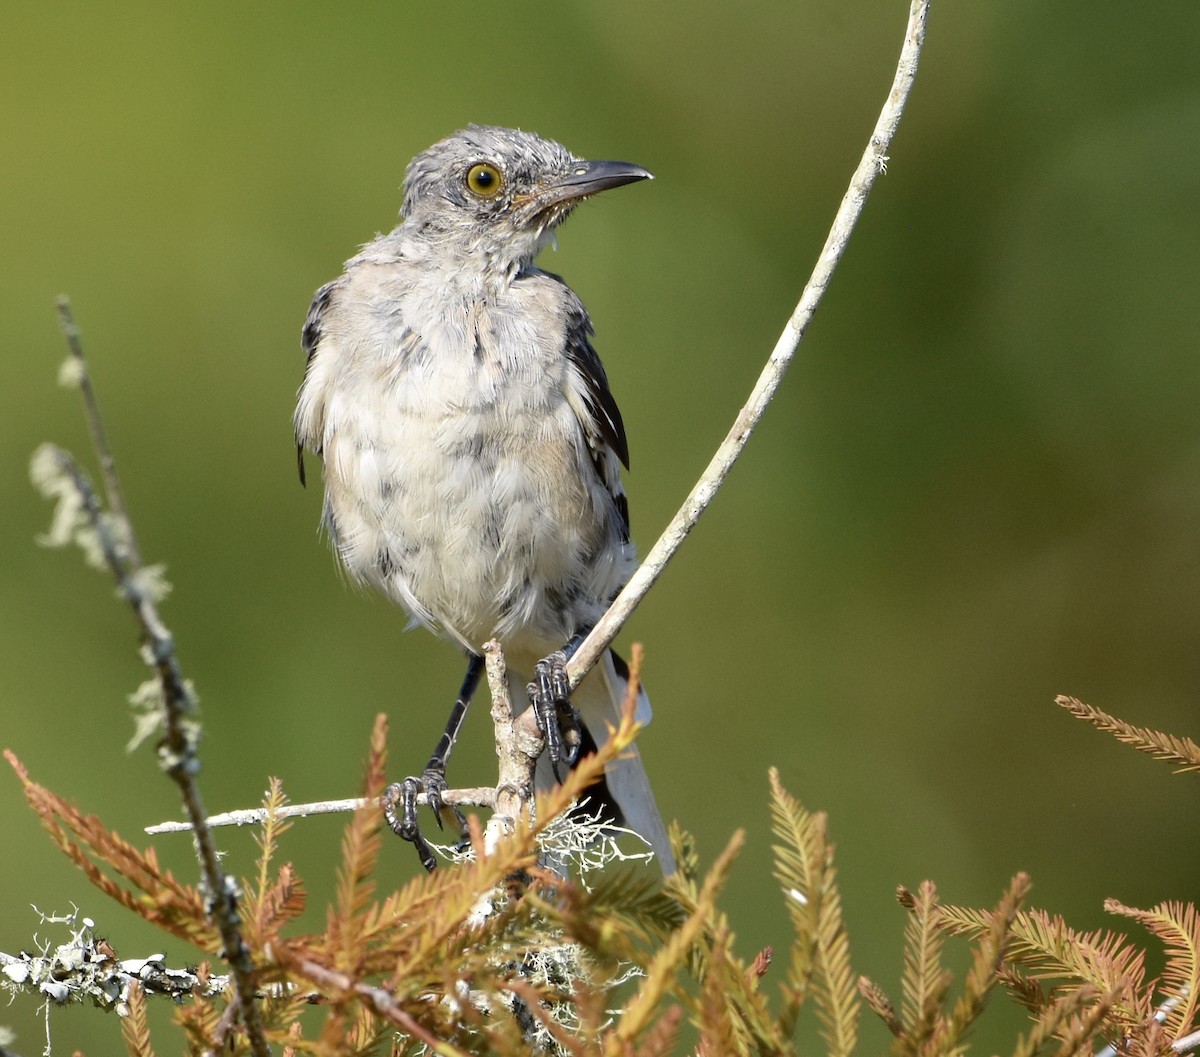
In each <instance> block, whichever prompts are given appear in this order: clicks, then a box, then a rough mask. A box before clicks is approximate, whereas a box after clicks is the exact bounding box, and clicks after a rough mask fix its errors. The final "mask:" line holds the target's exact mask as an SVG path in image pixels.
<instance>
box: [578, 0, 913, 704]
mask: <svg viewBox="0 0 1200 1057" xmlns="http://www.w3.org/2000/svg"><path fill="white" fill-rule="evenodd" d="M928 14H929V0H913V3H912V7H911V9H910V11H909V17H908V28H907V30H906V32H905V37H904V47H903V49H902V50H901V53H900V61H899V63H898V65H897V66H896V76H895V78H894V80H893V81H892V87H891V91H890V92H888V97H887V101H886V102H885V103H884V105H883V109H882V110H881V111H880V113H879V120H878V121H877V122H876V123H875V131H874V132H873V133H872V134H871V140H870V142H869V143H868V144H867V149H866V150H865V151H864V152H863V156H862V160H861V161H860V162H859V164H858V168H857V169H856V170H855V171H854V175H853V177H851V180H850V186H849V188H848V189H847V191H846V194H845V196H844V197H843V198H842V204H841V206H840V207H839V209H838V212H837V216H836V217H835V218H834V221H833V226H832V227H831V228H830V230H829V235H828V237H827V238H826V240H825V245H824V247H823V248H822V250H821V255H820V256H819V257H818V258H817V264H816V267H815V268H814V269H813V272H812V276H811V277H810V278H809V280H808V285H807V286H805V288H804V292H803V293H802V294H801V295H800V301H799V303H798V304H797V305H796V308H795V310H794V311H793V312H792V316H791V318H790V319H789V320H788V322H787V326H785V327H784V328H783V333H782V334H781V335H780V336H779V340H778V341H777V342H776V343H775V348H774V350H773V351H772V352H771V355H770V357H769V358H768V360H767V363H766V366H765V367H764V368H763V371H762V374H760V375H759V378H758V382H757V383H756V384H755V386H754V389H753V391H752V392H751V393H750V397H749V399H748V400H747V401H746V403H745V404H744V405H743V407H742V409H741V411H739V412H738V416H737V418H736V419H735V420H734V423H733V427H732V428H731V429H730V431H729V433H728V434H727V435H726V437H725V439H724V440H723V441H722V442H721V446H720V447H719V448H717V451H716V454H715V455H713V457H712V460H711V461H710V462H709V464H708V467H707V468H706V469H705V471H704V473H703V474H702V475H701V476H700V479H699V480H698V481H697V482H696V485H695V487H694V488H693V489H692V490H691V492H690V493H689V494H688V497H687V499H685V500H684V502H683V506H681V507H680V508H679V512H678V513H677V514H676V515H675V517H674V518H672V519H671V523H670V524H669V525H667V527H666V529H665V530H664V531H663V534H662V535H661V536H660V537H659V538H658V542H657V543H655V544H654V546H653V547H652V548H651V549H650V552H649V553H648V554H647V555H646V557H645V560H643V562H642V564H641V565H640V566H638V568H637V570H636V571H635V572H634V574H633V576H632V577H630V579H629V582H628V583H627V584H626V585H625V587H624V589H623V590H622V591H621V593H620V594H619V595H617V597H616V599H615V600H614V601H613V603H612V605H611V606H609V608H608V612H606V613H605V614H604V616H603V617H601V618H600V619H599V620H598V621H597V622H596V626H595V627H594V628H593V629H592V631H591V634H589V635H588V637H587V638H586V639H584V641H583V642H582V643H581V644H580V646H579V649H577V650H576V651H575V653H574V655H573V656H572V657H571V660H570V663H569V664H568V665H567V674H568V675H569V676H570V680H571V686H572V688H574V687H576V686H578V685H579V683H580V682H581V681H582V679H583V677H584V676H585V675H586V674H587V672H588V670H589V669H590V668H591V667H592V665H593V664H595V663H596V661H597V660H598V659H599V658H600V656H601V655H602V654H603V653H604V651H605V650H606V649H607V648H608V646H609V644H610V643H611V642H612V640H613V639H614V638H616V636H617V633H618V632H619V631H620V630H621V628H622V627H623V626H624V624H625V621H626V620H628V619H629V617H630V615H631V614H632V613H633V611H634V609H636V608H637V606H638V604H639V603H640V602H641V600H642V599H643V598H644V597H645V595H646V592H647V591H649V590H650V588H651V587H652V586H653V584H654V582H655V581H656V580H657V579H658V577H659V576H660V575H661V574H662V571H663V570H664V569H665V568H666V566H667V563H668V562H669V561H670V560H671V558H672V557H674V555H675V552H676V551H677V550H678V549H679V547H680V545H681V544H682V543H683V541H684V539H686V538H687V535H688V533H689V532H691V531H692V528H693V527H694V526H695V524H696V522H697V521H698V520H699V519H700V515H701V514H703V513H704V511H705V509H707V507H708V504H709V503H711V502H712V500H713V497H714V496H715V495H716V494H717V490H718V489H719V488H720V487H721V485H722V483H724V481H725V478H726V477H727V476H728V475H729V471H730V469H732V467H733V464H734V462H735V461H736V460H737V458H738V456H740V455H741V453H742V450H743V449H744V448H745V447H746V442H747V441H748V440H749V439H750V434H751V433H752V432H753V431H754V428H755V427H756V426H757V425H758V423H759V421H760V420H761V419H762V417H763V414H764V412H765V411H766V409H767V405H768V404H769V403H770V402H771V398H772V397H773V396H774V395H775V391H776V390H777V389H778V388H779V383H780V382H781V381H782V380H783V376H784V374H785V373H786V371H787V369H788V367H789V366H790V365H791V362H792V360H793V359H794V358H795V355H796V349H797V348H798V347H799V345H800V340H801V338H803V337H804V332H805V330H806V329H807V328H808V324H809V322H810V321H811V320H812V317H813V313H814V312H815V311H816V309H817V305H818V304H819V303H820V301H821V298H822V296H823V295H824V293H825V289H826V287H828V285H829V281H830V279H831V278H832V276H833V271H834V269H835V268H836V267H837V264H838V261H839V260H841V257H842V254H843V253H844V252H845V249H846V244H847V243H848V242H849V240H850V235H851V233H852V232H853V231H854V226H855V224H857V223H858V218H859V216H860V215H861V214H862V211H863V206H864V205H865V204H866V201H867V195H868V194H870V191H871V187H872V186H873V185H874V183H875V179H876V177H878V176H879V174H880V173H882V172H884V171H886V169H887V161H888V149H889V147H890V146H891V142H892V137H893V136H894V135H895V134H896V128H897V126H898V125H899V124H900V115H901V114H902V113H903V112H904V106H905V104H906V103H907V102H908V95H909V91H910V90H911V88H912V85H913V80H914V79H915V77H916V74H917V63H918V60H919V59H920V56H921V48H922V47H923V45H924V43H925V22H926V19H927V17H928Z"/></svg>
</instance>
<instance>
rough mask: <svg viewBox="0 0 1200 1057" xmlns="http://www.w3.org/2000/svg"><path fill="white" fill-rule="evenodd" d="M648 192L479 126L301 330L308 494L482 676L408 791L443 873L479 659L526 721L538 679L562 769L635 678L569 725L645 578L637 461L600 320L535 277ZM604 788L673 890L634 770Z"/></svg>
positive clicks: (603, 683) (621, 680)
mask: <svg viewBox="0 0 1200 1057" xmlns="http://www.w3.org/2000/svg"><path fill="white" fill-rule="evenodd" d="M648 179H652V176H651V174H650V173H649V172H647V171H646V170H645V169H643V168H641V167H640V166H637V165H631V164H628V163H626V162H612V161H585V160H582V159H580V158H577V157H576V156H575V155H573V154H571V152H570V151H568V150H566V148H564V147H562V146H560V145H559V144H557V143H554V142H551V141H550V140H546V139H542V138H541V137H539V136H536V135H533V134H532V133H528V132H521V131H517V130H515V129H506V128H494V127H481V126H475V125H473V126H470V127H469V128H466V129H464V130H462V131H460V132H456V133H455V134H454V135H452V136H450V137H448V138H447V139H444V140H442V141H441V142H439V143H436V144H434V145H433V146H432V147H430V148H429V149H428V150H426V151H424V152H423V153H421V154H419V155H417V157H416V158H414V159H413V161H412V162H411V164H410V165H409V167H408V172H407V175H406V179H405V191H404V205H403V208H402V210H401V216H402V222H401V224H400V225H399V227H397V228H396V229H395V230H394V231H392V232H391V233H389V234H387V235H382V236H380V237H378V238H376V239H375V240H374V241H373V242H371V243H369V244H368V245H367V246H366V247H365V248H364V249H363V250H362V252H361V253H359V254H358V256H356V257H354V258H353V259H352V260H350V261H349V262H347V264H346V267H345V271H344V273H343V274H342V275H341V277H340V278H338V279H335V280H334V281H333V282H331V283H327V284H326V285H325V286H323V287H321V288H320V289H319V290H318V291H317V293H316V296H315V298H314V299H313V303H312V307H311V309H310V310H309V314H308V319H307V322H306V323H305V325H304V331H303V338H302V342H303V346H304V349H305V351H306V352H307V354H308V365H307V369H306V372H305V376H304V382H303V384H302V386H301V388H300V393H299V399H298V404H297V407H296V415H295V426H296V441H297V445H298V447H299V452H300V458H301V463H300V476H301V480H302V481H303V479H304V464H303V450H304V448H309V449H311V450H312V451H314V452H315V453H316V454H317V455H319V456H320V457H321V458H322V460H323V463H324V478H325V508H324V517H323V524H324V526H325V528H326V529H327V531H328V533H329V536H330V539H331V540H332V543H333V546H334V548H335V549H336V551H337V553H338V556H339V557H340V558H341V560H342V562H343V563H344V565H345V566H346V568H347V569H348V570H349V572H350V573H351V575H352V576H354V577H355V578H356V579H358V580H360V581H365V582H366V583H369V584H371V585H372V586H374V587H375V588H377V589H378V590H380V591H381V592H383V594H385V595H386V596H387V597H388V598H390V599H391V600H392V601H394V602H396V603H398V604H399V605H400V606H402V607H403V608H404V609H405V610H407V611H408V613H409V614H410V615H411V617H412V620H413V621H414V622H415V623H420V624H424V625H425V626H426V627H429V628H431V629H433V630H434V631H436V632H438V633H440V634H442V635H444V636H446V637H447V638H449V639H451V640H453V641H454V642H456V643H457V644H458V645H459V646H461V647H462V648H463V649H464V650H465V651H466V653H467V656H468V667H467V675H466V678H465V679H464V681H463V685H462V689H461V691H460V693H459V696H458V699H457V701H456V702H455V706H454V708H453V710H452V712H451V717H450V721H449V723H448V725H447V727H446V731H445V733H444V734H443V735H442V738H441V739H440V740H439V742H438V745H437V747H436V748H435V750H434V752H433V754H432V756H431V758H430V760H429V763H428V765H427V766H426V768H425V770H424V772H423V773H422V774H421V775H420V776H419V777H412V778H408V779H406V780H405V781H404V783H403V784H402V788H401V789H400V796H399V799H400V801H401V810H400V812H399V819H398V821H397V830H398V832H400V834H401V835H402V836H404V837H405V838H406V839H409V840H411V841H413V842H414V843H415V844H416V846H417V849H418V851H419V853H420V854H421V858H422V861H423V862H424V863H425V865H426V866H427V867H428V868H432V865H433V861H434V860H433V856H432V854H431V852H430V849H429V847H428V845H427V844H426V842H425V840H424V838H423V837H422V836H421V833H420V829H419V827H418V825H417V807H416V804H417V801H416V798H417V795H418V793H419V792H420V791H421V790H424V791H425V792H426V793H427V794H428V797H429V802H430V804H431V806H432V807H434V809H435V813H436V816H437V818H438V822H439V824H440V823H441V810H440V809H441V808H442V806H443V805H442V803H441V800H440V795H441V794H442V793H444V791H445V789H446V778H445V769H446V760H447V758H448V756H449V754H450V751H451V749H452V748H453V745H454V741H455V738H456V736H457V734H458V731H459V728H460V726H461V724H462V721H463V718H464V717H465V714H466V710H467V705H468V704H469V702H470V699H471V696H472V694H473V693H474V691H475V689H476V687H477V685H478V683H479V678H480V673H481V671H482V668H483V662H482V658H481V655H480V650H481V647H482V646H483V644H484V643H485V642H487V641H488V640H489V639H492V638H497V639H499V641H500V643H501V645H502V646H503V649H504V653H505V656H506V658H507V660H508V664H509V669H510V671H511V672H512V673H514V674H513V677H512V678H513V681H514V682H515V683H518V684H521V687H520V691H519V693H514V701H516V700H519V699H520V696H523V694H524V692H525V689H526V688H525V687H524V686H523V678H522V674H523V676H524V677H525V678H528V677H531V676H532V680H533V681H532V682H531V683H530V684H529V686H528V688H527V689H528V693H529V695H530V699H531V700H532V704H533V707H534V708H535V709H536V714H537V717H538V721H539V726H540V727H541V729H542V731H543V732H544V733H545V735H546V738H547V743H548V755H549V757H550V760H551V763H552V765H553V766H554V769H555V771H557V765H558V764H559V763H560V762H566V763H570V762H572V759H573V756H574V754H575V753H577V752H578V745H579V744H580V743H581V744H582V745H583V746H584V747H585V748H586V747H587V746H588V744H589V741H590V740H592V739H594V741H595V742H596V743H599V744H602V743H603V742H604V740H606V737H607V733H606V731H607V727H606V724H608V723H613V722H615V720H616V719H617V717H618V715H619V705H620V702H621V701H622V700H623V699H624V697H625V689H626V684H625V679H626V676H627V672H626V670H625V668H624V665H623V663H622V662H621V661H620V659H619V658H618V657H617V656H616V654H614V653H609V654H608V655H606V656H605V658H604V660H603V661H602V662H601V663H599V664H598V665H597V667H596V668H595V669H593V670H592V672H590V673H589V674H588V676H587V677H586V678H585V679H584V681H583V682H582V683H581V684H580V686H579V687H578V688H577V689H576V691H575V694H574V702H573V703H574V705H575V706H576V707H577V708H578V710H579V715H580V717H581V721H582V722H581V727H580V728H576V727H575V724H574V717H575V713H574V712H573V711H572V709H571V704H570V703H569V702H568V700H567V697H568V693H567V683H566V679H565V675H564V672H563V667H564V665H565V663H566V661H567V659H569V656H570V653H571V651H572V650H573V649H574V648H575V646H576V645H577V644H578V642H579V641H581V639H582V637H583V636H584V635H585V634H586V632H587V631H588V630H589V629H590V628H591V626H592V624H593V623H594V622H595V621H596V619H597V618H598V617H599V616H600V614H601V613H602V612H603V611H604V610H605V608H607V606H608V603H609V602H610V601H611V599H612V598H613V596H614V595H615V594H616V593H617V592H618V591H619V590H620V588H621V587H622V586H623V585H624V583H625V581H626V580H627V579H628V577H629V575H630V574H631V572H632V571H633V568H634V563H635V558H634V550H633V547H632V545H631V543H630V538H629V515H628V507H627V504H626V500H625V494H624V491H623V489H622V487H621V479H620V465H619V464H621V463H623V464H625V465H626V466H628V464H629V451H628V446H627V441H626V437H625V429H624V426H623V424H622V422H621V414H620V412H619V411H618V410H617V405H616V403H615V401H614V400H613V397H612V394H611V393H610V391H609V387H608V379H607V377H606V376H605V373H604V367H603V366H602V365H601V363H600V359H599V357H598V356H597V355H596V352H595V350H594V349H593V348H592V344H591V335H592V325H591V320H590V318H589V317H588V314H587V311H586V310H585V309H584V307H583V304H582V303H581V302H580V300H579V298H578V297H577V296H576V295H575V293H574V292H573V291H572V290H571V289H570V287H568V286H567V285H566V283H564V282H563V281H562V280H561V279H560V278H559V277H558V276H555V275H551V274H550V273H548V272H544V271H541V270H540V269H538V268H536V267H534V264H533V260H534V258H535V257H536V256H537V254H538V252H539V251H540V250H541V249H542V248H543V247H544V246H545V245H546V244H547V243H548V242H549V241H550V240H551V239H552V237H553V232H554V229H555V228H556V227H557V226H558V225H559V224H561V223H562V222H563V220H565V219H566V217H567V216H568V215H569V214H570V213H571V211H572V210H573V209H574V208H575V206H576V205H577V204H578V203H579V202H581V201H582V200H583V199H584V198H587V197H588V196H590V195H594V194H596V193H598V192H600V191H604V190H607V189H608V188H613V187H620V186H622V185H624V184H629V183H634V182H637V181H640V180H648ZM639 718H642V719H648V718H649V702H648V701H646V699H645V695H644V693H643V694H642V695H641V698H640V701H639ZM605 785H606V788H605V789H601V790H597V791H596V795H595V797H593V799H594V800H597V801H599V802H600V803H601V804H605V805H607V807H608V808H610V809H611V810H612V811H613V813H614V814H619V816H621V820H622V821H624V822H625V823H626V824H627V825H629V826H631V827H632V828H634V829H636V830H637V831H638V832H640V833H641V834H642V835H643V836H644V837H645V838H646V839H648V840H649V841H650V842H651V844H652V845H653V847H654V849H655V851H656V853H657V855H658V857H659V861H660V863H661V864H662V866H663V869H664V872H668V873H669V872H670V871H671V870H672V869H673V861H672V858H671V852H670V848H669V846H668V843H667V838H666V831H665V828H664V826H663V823H662V819H661V817H660V816H659V813H658V808H657V807H656V805H655V802H654V797H653V794H652V793H651V790H650V785H649V782H648V780H647V778H646V773H645V771H644V769H643V767H642V764H641V760H640V758H639V756H638V755H637V753H636V751H633V752H630V753H629V754H628V755H627V756H625V757H623V758H622V759H620V760H618V761H616V762H615V763H613V764H611V765H610V766H609V768H608V770H607V772H606V775H605Z"/></svg>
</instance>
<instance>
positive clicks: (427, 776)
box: [381, 767, 467, 871]
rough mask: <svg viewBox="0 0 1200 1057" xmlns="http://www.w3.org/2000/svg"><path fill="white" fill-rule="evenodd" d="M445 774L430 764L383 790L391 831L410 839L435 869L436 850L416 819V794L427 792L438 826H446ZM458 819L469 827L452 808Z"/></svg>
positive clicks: (425, 863) (425, 862)
mask: <svg viewBox="0 0 1200 1057" xmlns="http://www.w3.org/2000/svg"><path fill="white" fill-rule="evenodd" d="M446 789H447V786H446V775H445V773H444V772H443V771H439V770H437V769H436V768H433V767H427V768H426V769H425V770H424V772H423V773H422V774H421V777H420V778H417V777H414V776H412V775H410V776H409V777H407V778H405V779H404V781H402V782H393V783H392V784H391V785H389V786H388V787H387V789H385V790H384V792H383V797H382V798H381V799H382V803H383V817H384V818H385V819H386V820H387V824H388V825H389V826H390V827H391V829H392V832H393V833H395V834H396V836H398V837H400V838H401V839H402V840H406V841H408V842H409V843H410V844H411V845H412V846H413V847H414V848H416V850H417V856H418V858H419V859H420V860H421V865H422V866H424V867H425V869H426V870H428V871H432V870H434V869H435V868H436V867H437V859H436V858H435V857H434V854H433V849H432V848H431V847H430V846H429V842H428V841H427V840H426V839H425V837H424V835H423V834H422V833H421V827H420V825H419V824H418V822H417V797H418V796H420V794H421V793H422V792H424V793H425V796H426V800H427V802H428V804H429V806H430V807H431V808H433V813H434V814H433V817H434V818H435V819H436V820H437V824H438V828H439V829H441V828H443V824H442V812H443V811H445V810H446V809H447V807H448V805H447V804H446V802H445V801H444V800H443V799H442V797H443V794H444V793H445V792H446ZM452 810H453V811H454V817H455V820H456V821H457V822H458V824H459V827H460V829H464V830H465V829H466V824H467V820H466V819H465V818H464V817H463V813H462V812H461V811H460V810H459V809H458V808H457V807H454V808H452Z"/></svg>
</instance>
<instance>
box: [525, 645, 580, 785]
mask: <svg viewBox="0 0 1200 1057" xmlns="http://www.w3.org/2000/svg"><path fill="white" fill-rule="evenodd" d="M526 690H527V691H528V693H529V700H530V703H531V704H532V706H533V711H534V715H535V716H536V717H537V724H538V729H539V730H540V731H541V732H542V736H543V737H545V739H546V752H547V754H548V755H549V756H550V766H551V767H553V768H554V777H555V778H558V779H559V780H561V779H562V775H561V774H560V773H559V770H558V765H559V764H560V763H565V764H566V765H567V766H568V767H570V766H571V765H572V764H574V763H575V760H576V759H577V758H578V756H579V744H580V733H579V716H578V714H577V713H576V711H575V709H574V708H572V707H571V683H570V681H569V680H568V679H567V653H566V651H565V650H559V651H558V652H557V653H552V654H550V656H549V657H546V658H545V659H543V660H540V661H538V663H537V664H536V665H535V666H534V669H533V682H531V683H530V684H529V685H528V686H527V687H526Z"/></svg>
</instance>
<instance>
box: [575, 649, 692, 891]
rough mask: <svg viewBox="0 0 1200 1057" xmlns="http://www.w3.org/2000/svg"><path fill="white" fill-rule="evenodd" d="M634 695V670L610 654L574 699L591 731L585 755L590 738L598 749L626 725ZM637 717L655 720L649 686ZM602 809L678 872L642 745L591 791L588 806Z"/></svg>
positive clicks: (611, 768)
mask: <svg viewBox="0 0 1200 1057" xmlns="http://www.w3.org/2000/svg"><path fill="white" fill-rule="evenodd" d="M628 692H629V669H628V667H626V665H625V662H624V661H623V660H621V658H620V657H619V656H617V654H616V653H615V652H614V651H612V650H609V651H608V652H607V653H606V654H605V655H604V658H603V660H601V661H599V662H598V663H597V664H596V667H595V668H594V669H592V671H591V672H590V673H589V674H588V676H587V678H586V679H584V681H583V682H582V683H580V684H579V686H578V688H577V689H576V690H575V692H574V693H573V694H572V695H571V702H572V704H574V706H575V707H576V708H577V709H578V710H579V714H580V718H581V719H582V721H583V726H584V729H585V736H584V745H583V749H584V751H587V750H588V749H589V746H588V745H587V740H588V736H589V735H590V737H591V739H592V741H593V742H594V744H595V745H596V747H599V746H602V745H604V744H605V743H606V742H607V741H608V733H609V728H610V727H615V726H616V725H617V724H618V723H620V721H621V708H622V706H623V705H624V703H625V698H626V695H627V694H628ZM634 714H635V717H636V719H637V720H638V722H639V723H649V722H650V699H649V698H648V697H647V696H646V689H645V687H642V686H639V687H638V700H637V707H636V711H635V713H634ZM596 807H599V808H600V809H601V811H602V817H603V818H605V819H606V820H611V821H613V822H615V823H617V824H618V825H623V826H628V827H629V828H630V829H632V830H634V831H635V832H637V833H639V834H641V836H642V837H644V838H645V839H646V840H647V841H649V842H650V846H651V847H652V848H653V849H654V856H655V858H656V859H657V860H658V863H659V865H660V866H661V867H662V871H663V874H664V876H665V875H668V874H671V873H674V871H675V857H674V855H672V854H671V844H670V841H669V840H668V839H667V827H666V826H665V825H664V824H663V820H662V815H660V814H659V812H658V804H657V803H656V802H655V800H654V793H653V791H652V790H651V788H650V779H649V776H648V775H647V774H646V768H645V767H644V766H643V765H642V757H641V754H640V753H639V752H638V750H637V746H636V745H630V746H629V748H627V749H626V750H625V751H624V752H623V753H621V755H620V756H619V757H618V758H617V759H615V760H613V761H612V762H611V763H610V764H609V765H608V766H607V767H606V768H605V770H604V780H603V782H602V783H600V784H599V785H598V786H597V787H594V788H593V790H592V791H591V792H590V793H589V803H588V808H589V809H594V808H596Z"/></svg>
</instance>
